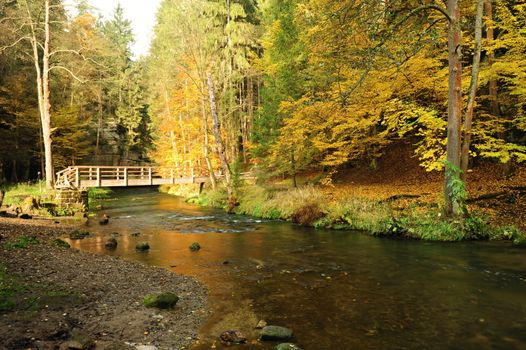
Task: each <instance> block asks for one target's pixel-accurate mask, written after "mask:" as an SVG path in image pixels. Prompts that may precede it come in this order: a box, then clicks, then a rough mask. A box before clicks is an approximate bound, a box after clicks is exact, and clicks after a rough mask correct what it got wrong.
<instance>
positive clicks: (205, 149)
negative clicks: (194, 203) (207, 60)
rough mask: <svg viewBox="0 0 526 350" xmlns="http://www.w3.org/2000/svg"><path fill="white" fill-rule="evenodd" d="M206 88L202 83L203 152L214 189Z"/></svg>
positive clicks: (214, 179) (214, 181)
mask: <svg viewBox="0 0 526 350" xmlns="http://www.w3.org/2000/svg"><path fill="white" fill-rule="evenodd" d="M203 90H204V88H203V86H202V85H201V117H202V120H203V134H204V135H203V136H204V139H203V140H204V144H203V153H204V156H205V161H206V167H207V169H208V174H209V177H210V183H211V184H212V189H214V190H215V189H216V187H217V179H216V176H215V174H214V167H213V166H212V162H211V161H210V152H209V147H210V145H209V143H210V142H209V140H208V117H207V114H206V104H205V94H204V91H203Z"/></svg>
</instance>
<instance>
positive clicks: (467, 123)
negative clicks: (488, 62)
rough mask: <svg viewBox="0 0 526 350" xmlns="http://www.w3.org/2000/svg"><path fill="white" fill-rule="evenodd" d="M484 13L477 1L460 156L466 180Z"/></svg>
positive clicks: (481, 2) (463, 177)
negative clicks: (473, 47)
mask: <svg viewBox="0 0 526 350" xmlns="http://www.w3.org/2000/svg"><path fill="white" fill-rule="evenodd" d="M483 13H484V0H478V2H477V14H476V19H475V52H474V53H473V64H472V67H471V83H470V85H469V97H468V105H467V107H466V116H465V117H464V137H463V138H462V153H461V157H460V170H462V173H461V176H462V179H463V180H464V181H465V180H466V173H467V171H468V163H469V148H470V145H471V126H472V122H473V109H474V107H475V97H476V96H477V88H478V79H479V71H480V51H481V49H482V15H483Z"/></svg>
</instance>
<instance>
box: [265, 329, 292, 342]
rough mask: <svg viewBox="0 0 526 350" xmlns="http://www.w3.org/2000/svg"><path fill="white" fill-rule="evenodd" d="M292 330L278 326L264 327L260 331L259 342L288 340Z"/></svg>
mask: <svg viewBox="0 0 526 350" xmlns="http://www.w3.org/2000/svg"><path fill="white" fill-rule="evenodd" d="M292 334H293V333H292V330H290V329H288V328H286V327H280V326H266V327H263V329H262V330H261V340H289V339H291V338H292Z"/></svg>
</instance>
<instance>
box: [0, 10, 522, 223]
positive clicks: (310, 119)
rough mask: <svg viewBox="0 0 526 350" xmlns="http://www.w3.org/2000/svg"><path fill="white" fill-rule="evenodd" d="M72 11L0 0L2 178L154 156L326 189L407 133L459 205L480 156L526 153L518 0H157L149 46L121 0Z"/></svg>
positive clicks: (511, 164)
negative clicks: (143, 50) (138, 37)
mask: <svg viewBox="0 0 526 350" xmlns="http://www.w3.org/2000/svg"><path fill="white" fill-rule="evenodd" d="M69 7H71V4H66V3H64V2H62V1H60V0H45V1H34V0H17V1H8V0H4V1H2V4H1V7H0V12H1V18H2V19H1V21H0V27H1V30H2V32H3V33H4V35H3V36H2V38H1V39H0V60H1V65H0V69H1V70H2V74H1V76H0V133H1V138H2V143H1V145H0V147H1V152H0V176H1V177H2V179H3V181H7V182H20V181H27V180H35V179H37V178H45V179H46V182H47V185H48V187H52V186H53V177H54V173H55V171H58V170H61V169H62V168H64V167H67V166H69V165H78V164H93V165H136V164H151V163H153V164H158V165H164V166H173V167H175V168H177V169H179V168H191V169H192V170H193V172H194V173H200V174H210V176H211V178H212V179H211V181H212V183H214V184H215V180H214V179H213V178H214V173H219V172H221V173H223V174H232V173H235V172H236V171H237V172H240V171H251V172H252V173H254V174H257V176H258V177H261V178H272V177H276V176H277V177H288V178H291V179H293V183H294V184H296V176H297V175H298V174H302V173H308V172H320V173H321V174H322V178H321V183H323V184H331V182H332V180H333V178H334V177H335V176H337V175H338V174H339V173H342V172H345V170H346V169H349V168H360V167H362V168H369V169H373V170H374V169H375V168H376V165H377V161H378V159H379V158H381V157H382V155H384V154H385V153H386V151H387V150H388V149H389V148H390V147H391V146H392V145H395V144H397V142H400V140H410V142H411V144H412V153H413V156H415V157H417V158H418V161H419V164H420V166H421V167H423V168H424V169H425V170H426V171H428V172H444V170H445V172H444V173H445V175H446V178H447V181H446V185H445V187H444V192H445V194H446V204H445V207H446V213H448V214H452V215H455V214H459V213H461V211H462V208H460V205H459V203H457V202H459V201H458V200H457V199H458V198H460V197H462V195H463V193H462V192H463V189H462V186H457V185H458V184H459V183H460V184H461V183H462V180H465V174H467V173H468V168H469V167H470V166H471V165H473V164H480V163H484V162H486V163H499V164H503V168H504V172H506V171H509V172H511V171H513V169H514V168H516V167H518V166H520V164H521V163H522V162H523V161H524V160H525V159H526V145H525V141H526V139H525V136H526V134H525V131H526V115H525V108H526V107H525V103H526V61H525V59H524V58H525V57H526V52H525V51H526V34H525V32H524V28H525V25H526V4H524V3H523V2H521V1H504V0H502V1H501V0H499V1H492V0H478V1H462V0H455V1H453V0H448V1H447V2H446V1H431V0H415V1H401V0H378V1H361V0H354V1H333V0H285V1H277V0H226V1H217V0H164V1H162V2H161V5H160V7H159V9H158V13H157V18H156V21H157V22H156V25H155V29H154V38H153V41H152V43H151V47H150V51H149V53H148V54H147V55H146V56H144V57H139V58H136V57H133V55H132V53H131V50H130V46H131V44H132V43H133V41H134V37H133V33H132V29H131V22H130V21H129V20H128V19H126V18H125V16H124V12H123V9H122V7H120V6H117V7H116V8H115V10H114V13H113V16H112V17H111V18H109V19H104V18H101V17H98V16H97V15H96V12H95V9H94V8H93V7H92V6H91V5H90V3H89V1H86V0H81V1H77V3H76V5H75V6H74V8H69ZM212 100H214V101H213V103H211V101H212ZM399 161H400V162H404V161H405V160H404V159H400V160H399ZM506 169H507V170H506ZM228 182H232V181H229V180H228V177H227V183H228ZM227 185H228V184H227ZM227 187H228V186H227Z"/></svg>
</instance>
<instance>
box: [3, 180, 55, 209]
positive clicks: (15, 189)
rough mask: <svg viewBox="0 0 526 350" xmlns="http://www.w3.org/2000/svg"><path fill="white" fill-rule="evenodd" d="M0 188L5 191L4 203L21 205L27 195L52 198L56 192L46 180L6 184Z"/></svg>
mask: <svg viewBox="0 0 526 350" xmlns="http://www.w3.org/2000/svg"><path fill="white" fill-rule="evenodd" d="M0 189H1V190H4V191H5V196H4V201H3V204H7V205H20V204H22V202H23V201H24V199H25V198H27V197H35V198H52V197H53V194H54V190H48V189H47V188H46V183H45V182H44V181H40V182H37V183H20V184H16V185H4V186H0Z"/></svg>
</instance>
